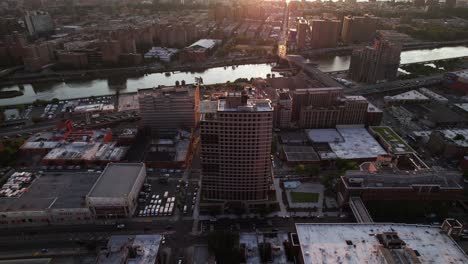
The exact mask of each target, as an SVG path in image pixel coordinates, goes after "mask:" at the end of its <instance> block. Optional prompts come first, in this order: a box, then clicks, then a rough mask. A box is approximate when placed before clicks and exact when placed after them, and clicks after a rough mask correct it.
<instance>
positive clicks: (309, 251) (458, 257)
mask: <svg viewBox="0 0 468 264" xmlns="http://www.w3.org/2000/svg"><path fill="white" fill-rule="evenodd" d="M296 231H297V237H295V235H293V238H296V239H293V246H294V247H295V248H297V249H298V250H299V252H300V253H299V254H298V255H299V256H298V257H299V263H308V264H314V263H321V264H326V263H452V264H456V263H460V264H462V263H467V262H468V256H467V255H466V254H465V252H464V251H463V249H462V248H460V247H459V246H458V245H457V243H456V242H455V241H454V240H453V239H452V238H451V237H450V236H449V235H447V233H446V232H444V231H443V230H442V229H441V228H440V227H430V226H423V225H408V224H296Z"/></svg>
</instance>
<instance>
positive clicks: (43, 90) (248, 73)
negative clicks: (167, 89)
mask: <svg viewBox="0 0 468 264" xmlns="http://www.w3.org/2000/svg"><path fill="white" fill-rule="evenodd" d="M460 56H468V47H464V46H459V47H444V48H437V49H422V50H412V51H404V52H402V54H401V63H410V62H418V61H427V60H436V59H445V58H454V57H460ZM349 61H350V56H332V57H326V58H323V59H319V60H315V62H317V63H318V64H319V68H320V69H321V70H322V71H325V72H328V71H340V70H347V69H348V67H349ZM273 66H274V64H248V65H239V66H234V67H232V66H228V67H215V68H211V69H208V70H205V71H203V72H201V73H191V72H178V73H173V74H171V75H170V76H166V75H165V74H164V73H153V74H147V75H145V76H141V77H136V78H129V79H127V82H126V87H124V88H123V89H122V90H120V91H121V93H125V92H135V91H137V89H140V88H149V87H154V86H157V85H174V84H175V82H176V81H182V80H185V81H186V82H187V83H193V82H194V81H195V77H202V78H203V81H204V83H205V84H214V83H224V82H227V81H234V80H235V79H238V78H248V79H250V78H252V77H263V78H265V77H266V76H267V74H269V73H272V71H271V69H272V67H273ZM1 89H2V90H4V91H5V90H21V91H22V92H23V93H24V95H23V96H18V97H15V98H8V99H0V105H12V104H24V103H31V102H33V101H35V100H36V99H44V100H50V99H52V98H58V99H69V98H77V97H86V96H91V95H107V94H114V93H115V90H113V89H112V88H110V87H109V85H108V82H107V79H95V80H86V81H69V82H51V83H37V84H25V85H22V87H20V86H18V85H12V86H6V87H1Z"/></svg>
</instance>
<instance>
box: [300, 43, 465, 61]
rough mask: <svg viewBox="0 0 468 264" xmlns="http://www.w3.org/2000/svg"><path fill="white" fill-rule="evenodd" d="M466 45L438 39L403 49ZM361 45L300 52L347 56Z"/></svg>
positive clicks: (406, 45)
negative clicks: (438, 40) (437, 40)
mask: <svg viewBox="0 0 468 264" xmlns="http://www.w3.org/2000/svg"><path fill="white" fill-rule="evenodd" d="M466 45H468V39H466V40H456V41H440V42H414V43H405V44H403V49H402V50H403V51H413V50H420V49H436V48H443V47H455V46H466ZM362 47H363V45H352V46H345V47H337V48H327V49H314V50H307V51H303V52H301V53H300V54H299V55H302V56H304V57H306V58H310V59H314V58H317V57H320V56H348V55H351V53H352V52H353V50H354V49H358V48H362Z"/></svg>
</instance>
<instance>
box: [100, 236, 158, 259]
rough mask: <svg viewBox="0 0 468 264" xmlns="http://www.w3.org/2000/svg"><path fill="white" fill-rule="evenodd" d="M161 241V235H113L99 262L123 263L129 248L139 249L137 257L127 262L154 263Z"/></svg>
mask: <svg viewBox="0 0 468 264" xmlns="http://www.w3.org/2000/svg"><path fill="white" fill-rule="evenodd" d="M160 243H161V235H128V236H126V235H119V236H111V237H110V239H109V241H108V243H107V250H108V251H105V252H103V253H101V254H100V255H99V257H98V259H97V263H98V264H114V263H123V261H124V260H125V259H126V256H127V251H128V250H129V248H134V249H138V254H136V257H135V258H128V259H127V260H126V261H125V263H127V264H153V263H155V262H156V257H157V255H158V251H159V245H160Z"/></svg>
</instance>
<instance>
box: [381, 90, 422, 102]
mask: <svg viewBox="0 0 468 264" xmlns="http://www.w3.org/2000/svg"><path fill="white" fill-rule="evenodd" d="M384 100H385V101H413V100H414V101H421V100H424V101H426V100H429V98H428V97H427V96H425V95H424V94H422V93H420V92H418V91H416V90H412V91H408V92H404V93H401V94H397V95H394V96H385V97H384Z"/></svg>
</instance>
